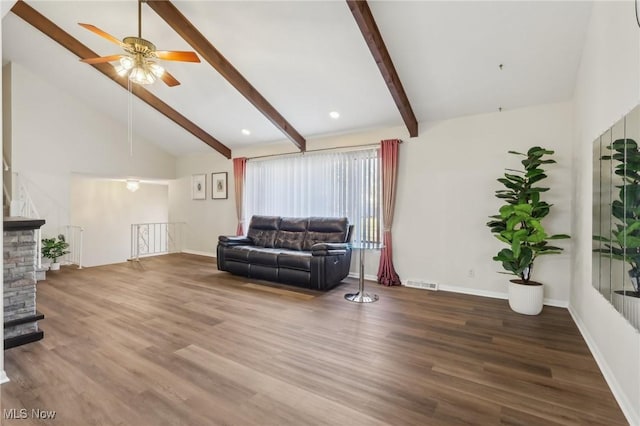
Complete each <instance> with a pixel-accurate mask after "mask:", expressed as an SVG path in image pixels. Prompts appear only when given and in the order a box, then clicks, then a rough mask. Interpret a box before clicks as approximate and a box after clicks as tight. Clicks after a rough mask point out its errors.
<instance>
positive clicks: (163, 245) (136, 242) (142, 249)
mask: <svg viewBox="0 0 640 426" xmlns="http://www.w3.org/2000/svg"><path fill="white" fill-rule="evenodd" d="M184 224H185V223H184V222H159V223H135V224H133V225H131V258H130V260H138V261H139V260H140V258H141V257H147V256H156V255H160V254H168V253H178V252H180V251H182V245H183V233H184V230H183V226H184Z"/></svg>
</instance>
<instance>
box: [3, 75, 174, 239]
mask: <svg viewBox="0 0 640 426" xmlns="http://www.w3.org/2000/svg"><path fill="white" fill-rule="evenodd" d="M10 66H11V95H12V96H11V118H12V123H11V130H12V170H13V172H16V173H18V174H19V175H20V178H21V180H22V181H23V182H24V183H25V184H26V186H27V189H28V190H29V193H30V195H31V197H32V198H33V200H34V203H35V205H36V207H37V209H38V213H39V215H40V217H41V218H43V219H45V220H46V221H47V223H46V225H45V226H44V227H43V233H44V234H54V233H56V232H58V230H59V229H60V227H62V226H64V225H68V224H70V223H69V220H70V217H69V215H70V212H69V206H70V188H71V175H72V173H78V174H85V175H94V176H107V177H122V178H125V177H136V178H142V179H144V178H147V179H173V178H174V177H175V157H174V156H172V155H170V154H168V153H167V152H165V151H164V150H162V149H160V148H159V147H157V146H156V145H154V144H153V143H151V142H149V141H146V140H144V139H142V138H139V137H138V136H136V135H134V141H133V143H134V146H135V150H134V155H133V156H131V155H130V150H129V143H128V142H127V141H128V138H127V127H126V125H124V124H121V123H120V122H117V121H115V120H113V119H112V118H111V117H109V116H107V115H106V114H104V113H103V112H100V111H97V110H95V109H94V108H92V107H90V106H88V105H86V104H85V103H83V102H81V101H80V100H79V99H77V98H74V97H72V96H70V95H69V94H67V93H66V92H65V91H63V90H61V89H59V88H58V87H57V86H55V85H54V84H51V83H50V82H49V81H47V80H45V79H43V78H41V76H39V75H36V74H34V73H32V72H31V71H30V70H29V69H27V68H26V67H24V66H21V65H19V64H16V63H12V64H10Z"/></svg>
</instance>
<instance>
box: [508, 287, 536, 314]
mask: <svg viewBox="0 0 640 426" xmlns="http://www.w3.org/2000/svg"><path fill="white" fill-rule="evenodd" d="M513 281H519V280H512V281H510V282H509V307H510V308H511V309H512V310H513V311H514V312H517V313H519V314H524V315H538V314H539V313H540V312H542V302H543V301H544V286H543V285H542V284H540V283H537V282H535V281H529V283H528V284H526V285H525V284H518V283H515V282H513Z"/></svg>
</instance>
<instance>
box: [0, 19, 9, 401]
mask: <svg viewBox="0 0 640 426" xmlns="http://www.w3.org/2000/svg"><path fill="white" fill-rule="evenodd" d="M0 34H2V19H0ZM1 42H2V37H1V36H0V58H1V57H2V43H1ZM3 68H4V67H0V81H1V82H3V84H4V69H3ZM3 93H4V91H3ZM5 108H6V107H5V105H4V96H3V103H2V114H0V128H1V129H3V132H2V137H3V139H4V124H5V123H4V122H3V116H4V109H5ZM0 184H3V178H2V176H0ZM3 226H4V223H3V224H2V225H0V231H2V234H3V235H4V229H3ZM3 275H4V268H2V270H1V271H0V280H2V282H3V283H4V276H3ZM0 296H2V298H1V299H2V300H3V301H4V285H3V286H2V287H1V288H0ZM0 318H4V303H1V304H0ZM8 380H9V379H8V378H7V374H6V372H5V371H4V339H3V340H2V342H1V343H0V384H2V383H5V382H7V381H8ZM0 394H2V391H1V390H0Z"/></svg>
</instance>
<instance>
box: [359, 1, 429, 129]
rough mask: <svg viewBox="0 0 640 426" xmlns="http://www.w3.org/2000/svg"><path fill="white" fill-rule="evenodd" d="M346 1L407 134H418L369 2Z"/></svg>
mask: <svg viewBox="0 0 640 426" xmlns="http://www.w3.org/2000/svg"><path fill="white" fill-rule="evenodd" d="M346 1H347V4H348V5H349V10H351V13H352V14H353V17H354V18H355V20H356V23H357V24H358V27H359V28H360V32H361V33H362V35H363V37H364V39H365V41H366V43H367V46H369V50H370V51H371V54H372V55H373V58H374V59H375V61H376V64H378V68H379V69H380V73H382V77H383V78H384V81H385V83H386V84H387V87H388V88H389V91H390V92H391V96H392V97H393V100H394V101H395V103H396V106H397V107H398V110H399V111H400V115H401V116H402V119H403V120H404V124H405V125H406V126H407V129H408V130H409V136H411V137H412V138H413V137H416V136H418V121H417V120H416V116H415V115H414V113H413V109H412V108H411V104H410V103H409V98H408V97H407V94H406V93H405V91H404V88H403V87H402V83H401V82H400V77H399V76H398V72H397V71H396V68H395V67H394V66H393V61H392V60H391V56H390V55H389V51H388V50H387V46H386V45H385V44H384V40H383V39H382V34H380V30H379V29H378V25H377V24H376V21H375V19H374V18H373V14H372V13H371V9H370V8H369V4H368V3H367V2H366V0H346Z"/></svg>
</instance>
